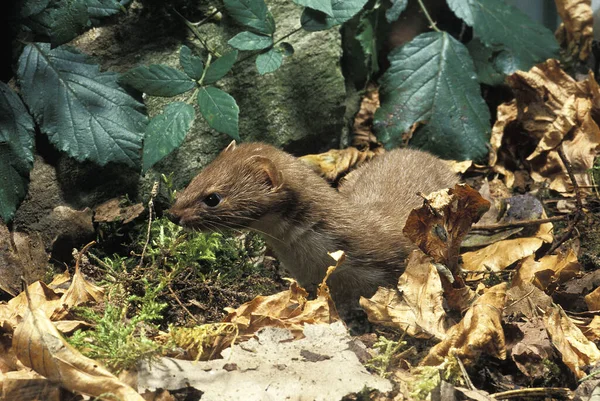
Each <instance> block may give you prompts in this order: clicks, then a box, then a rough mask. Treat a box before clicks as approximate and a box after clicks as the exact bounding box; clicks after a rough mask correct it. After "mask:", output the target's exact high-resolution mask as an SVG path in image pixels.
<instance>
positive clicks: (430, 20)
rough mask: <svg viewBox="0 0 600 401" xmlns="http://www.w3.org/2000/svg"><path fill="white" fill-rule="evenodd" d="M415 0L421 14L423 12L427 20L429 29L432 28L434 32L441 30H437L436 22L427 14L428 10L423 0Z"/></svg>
mask: <svg viewBox="0 0 600 401" xmlns="http://www.w3.org/2000/svg"><path fill="white" fill-rule="evenodd" d="M417 1H418V2H419V6H420V7H421V10H422V11H423V14H425V17H426V18H427V21H429V24H430V26H431V29H433V30H434V31H436V32H442V31H440V30H439V28H438V27H437V24H436V23H435V22H434V21H433V19H431V15H429V11H427V7H425V4H423V0H417Z"/></svg>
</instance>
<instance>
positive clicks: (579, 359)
mask: <svg viewBox="0 0 600 401" xmlns="http://www.w3.org/2000/svg"><path fill="white" fill-rule="evenodd" d="M545 324H546V330H548V334H550V338H551V339H552V344H554V346H555V347H556V349H557V350H558V351H559V352H560V354H561V357H562V360H563V362H564V363H565V365H567V366H568V367H569V369H571V371H572V372H573V373H575V375H576V376H577V378H579V379H581V378H583V377H584V376H585V371H584V368H586V367H588V366H594V365H596V364H597V363H600V350H598V347H597V346H596V344H594V343H593V342H591V341H590V340H588V339H587V338H586V337H585V336H584V335H583V333H582V332H581V330H580V329H579V328H578V327H577V326H576V325H575V324H574V323H573V322H572V321H571V319H570V318H569V317H568V316H567V314H566V313H565V311H564V310H563V309H562V308H561V307H560V305H553V307H552V308H551V309H550V310H549V311H548V313H547V314H546V316H545Z"/></svg>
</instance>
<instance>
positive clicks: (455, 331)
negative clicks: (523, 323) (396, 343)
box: [420, 283, 507, 366]
mask: <svg viewBox="0 0 600 401" xmlns="http://www.w3.org/2000/svg"><path fill="white" fill-rule="evenodd" d="M506 288H507V285H506V283H502V284H498V285H496V286H494V287H492V288H489V289H488V290H487V291H486V292H485V293H484V294H483V295H482V296H481V297H479V298H478V299H477V300H476V301H475V302H474V303H473V305H472V306H471V308H470V309H469V310H468V311H467V312H466V313H465V316H464V317H463V319H462V320H461V321H460V322H459V323H458V324H456V325H454V326H452V327H451V328H450V329H449V330H448V332H447V334H446V338H445V339H444V340H443V341H442V342H441V343H439V344H437V345H435V346H434V347H433V348H432V349H431V350H430V351H429V354H428V355H427V356H426V357H425V358H424V359H423V360H422V361H421V363H420V365H422V366H437V365H439V364H441V363H442V362H443V361H444V359H445V358H446V357H447V356H449V355H450V354H453V355H455V356H456V357H458V358H460V360H462V361H463V362H464V363H465V364H471V363H474V362H475V361H477V359H478V357H479V355H481V354H482V353H485V354H488V355H491V356H493V357H496V358H499V359H505V358H506V349H505V345H504V331H503V329H502V311H503V309H504V305H505V302H506Z"/></svg>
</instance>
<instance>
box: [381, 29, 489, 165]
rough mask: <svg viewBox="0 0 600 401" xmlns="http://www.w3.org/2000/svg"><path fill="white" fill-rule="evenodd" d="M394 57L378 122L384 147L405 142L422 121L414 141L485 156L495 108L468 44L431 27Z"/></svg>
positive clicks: (460, 156)
mask: <svg viewBox="0 0 600 401" xmlns="http://www.w3.org/2000/svg"><path fill="white" fill-rule="evenodd" d="M389 59H390V63H391V65H390V67H389V69H388V70H387V72H386V73H385V74H384V75H383V77H382V79H381V81H380V85H381V89H380V96H381V107H380V108H379V109H378V110H377V112H376V113H375V124H374V125H375V129H376V131H377V133H378V138H379V139H380V140H381V141H382V142H383V143H384V144H385V146H386V147H387V148H392V147H395V146H398V145H400V144H401V143H402V134H403V133H405V132H408V131H409V130H410V128H411V126H413V124H415V123H422V124H424V126H423V127H421V128H420V129H419V130H418V131H417V132H416V133H415V134H414V135H413V137H412V139H411V141H410V144H411V145H412V146H415V147H419V148H423V149H425V150H428V151H430V152H432V153H434V154H437V155H439V156H441V157H446V158H452V159H456V160H466V159H469V160H482V159H484V158H485V157H486V156H487V153H488V150H487V143H488V140H489V136H490V131H491V127H490V112H489V109H488V107H487V105H486V104H485V102H484V100H483V98H482V97H481V94H480V89H479V84H478V83H477V80H476V77H475V71H474V67H473V61H472V60H471V57H470V56H469V53H468V51H467V49H466V48H465V46H464V45H463V44H462V43H460V42H459V41H457V40H456V39H454V38H453V37H452V36H450V35H449V34H447V33H446V32H430V33H425V34H421V35H419V36H417V37H416V38H415V39H413V40H412V41H411V42H409V43H407V44H406V45H404V46H403V47H401V48H399V49H396V50H395V51H393V52H392V53H391V54H390V56H389Z"/></svg>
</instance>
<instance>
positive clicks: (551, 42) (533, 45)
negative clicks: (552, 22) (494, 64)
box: [448, 0, 559, 75]
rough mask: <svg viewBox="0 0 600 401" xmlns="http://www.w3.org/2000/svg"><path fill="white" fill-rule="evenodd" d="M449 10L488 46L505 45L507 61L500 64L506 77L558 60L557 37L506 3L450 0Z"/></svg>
mask: <svg viewBox="0 0 600 401" xmlns="http://www.w3.org/2000/svg"><path fill="white" fill-rule="evenodd" d="M448 6H449V7H450V9H452V11H453V12H454V14H456V16H457V17H459V18H461V19H463V20H464V21H465V22H466V23H467V25H469V26H472V27H473V31H474V34H475V36H477V37H478V38H480V39H481V41H482V42H484V43H485V44H486V45H488V46H494V45H504V47H505V48H506V49H507V50H508V53H509V54H507V55H505V57H508V59H507V60H505V61H504V62H499V63H498V65H500V66H503V68H504V69H503V71H502V72H503V73H504V74H507V75H508V74H512V73H513V72H515V71H516V70H517V69H518V70H523V71H528V70H529V69H530V68H531V67H533V66H534V65H535V64H537V63H539V62H542V61H545V60H546V59H549V58H557V57H558V49H559V46H558V43H557V42H556V39H555V38H554V34H553V33H552V32H551V31H550V30H549V29H547V28H546V27H544V26H543V25H541V24H538V23H536V22H534V21H532V20H531V19H530V18H529V17H528V16H527V15H526V14H524V13H523V12H521V11H520V10H518V9H517V8H515V7H512V6H510V5H508V4H506V3H504V2H503V1H500V0H448Z"/></svg>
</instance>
